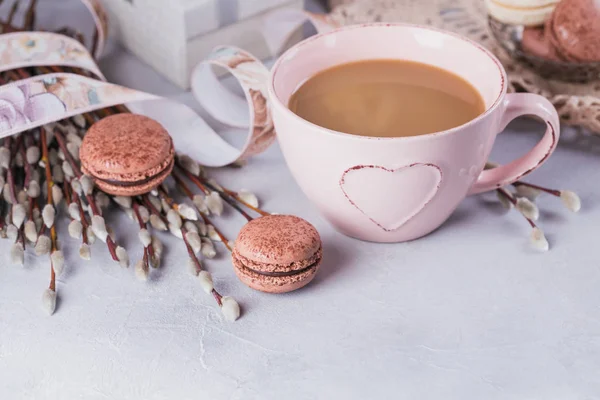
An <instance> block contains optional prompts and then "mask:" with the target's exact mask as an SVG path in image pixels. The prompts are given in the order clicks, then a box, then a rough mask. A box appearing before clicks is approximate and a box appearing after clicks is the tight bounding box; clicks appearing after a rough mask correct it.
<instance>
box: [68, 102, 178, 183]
mask: <svg viewBox="0 0 600 400" xmlns="http://www.w3.org/2000/svg"><path fill="white" fill-rule="evenodd" d="M79 155H80V158H81V165H82V169H83V170H84V172H85V173H87V174H89V175H91V176H92V177H93V178H96V179H99V180H106V181H114V182H122V183H135V182H139V181H143V180H148V179H149V180H154V179H152V178H155V177H156V178H162V179H164V178H165V177H166V176H167V175H168V173H167V174H165V173H164V172H166V171H167V170H168V169H170V168H172V167H173V160H174V155H175V151H174V149H173V141H172V140H171V136H170V135H169V133H168V132H167V130H166V129H165V128H164V127H163V126H162V125H161V124H160V123H158V122H157V121H155V120H153V119H151V118H148V117H145V116H143V115H138V114H128V113H124V114H117V115H112V116H109V117H106V118H103V119H101V120H100V121H98V122H96V123H95V124H94V125H92V126H91V127H90V129H89V130H88V132H87V133H86V135H85V137H84V139H83V142H82V144H81V149H80V153H79ZM161 181H162V180H161ZM147 183H148V182H146V184H147ZM158 183H160V182H158ZM109 185H110V184H109Z"/></svg>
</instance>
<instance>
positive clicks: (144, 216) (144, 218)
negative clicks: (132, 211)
mask: <svg viewBox="0 0 600 400" xmlns="http://www.w3.org/2000/svg"><path fill="white" fill-rule="evenodd" d="M138 213H139V214H140V218H142V222H143V223H145V224H147V223H148V221H150V212H149V211H148V209H147V208H146V207H144V206H139V207H138Z"/></svg>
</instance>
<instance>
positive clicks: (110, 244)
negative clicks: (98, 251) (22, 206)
mask: <svg viewBox="0 0 600 400" xmlns="http://www.w3.org/2000/svg"><path fill="white" fill-rule="evenodd" d="M54 137H55V138H56V141H57V142H58V145H59V147H60V149H61V150H62V152H63V154H64V155H65V160H67V162H68V163H69V164H70V165H71V168H72V169H73V172H74V173H75V175H76V176H77V178H81V177H82V176H83V173H82V172H81V169H80V168H79V165H77V163H76V162H75V160H74V159H73V156H72V155H71V153H70V152H69V150H68V149H67V145H66V143H65V138H64V137H63V134H62V132H61V131H60V130H59V129H55V130H54ZM85 197H86V199H87V202H88V206H89V207H90V210H91V212H92V214H93V215H97V216H102V213H101V212H100V210H99V209H98V206H97V205H96V201H95V199H94V196H93V193H92V194H85ZM106 246H107V247H108V251H109V252H110V255H111V257H112V258H113V260H115V261H119V257H118V256H117V253H116V251H117V244H116V243H115V242H114V241H113V239H112V238H111V237H110V235H108V236H107V237H106Z"/></svg>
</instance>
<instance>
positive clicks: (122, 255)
mask: <svg viewBox="0 0 600 400" xmlns="http://www.w3.org/2000/svg"><path fill="white" fill-rule="evenodd" d="M115 253H116V254H117V258H118V259H119V265H120V266H121V267H123V268H129V254H127V250H125V248H123V247H121V246H117V250H115Z"/></svg>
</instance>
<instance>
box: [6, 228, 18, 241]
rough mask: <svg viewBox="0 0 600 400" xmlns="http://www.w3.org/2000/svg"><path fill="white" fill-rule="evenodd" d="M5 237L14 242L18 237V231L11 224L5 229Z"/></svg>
mask: <svg viewBox="0 0 600 400" xmlns="http://www.w3.org/2000/svg"><path fill="white" fill-rule="evenodd" d="M6 237H7V238H8V239H9V240H10V241H11V242H15V241H16V240H17V238H18V237H19V230H18V229H17V227H16V226H14V225H13V224H10V225H8V226H7V227H6Z"/></svg>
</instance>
